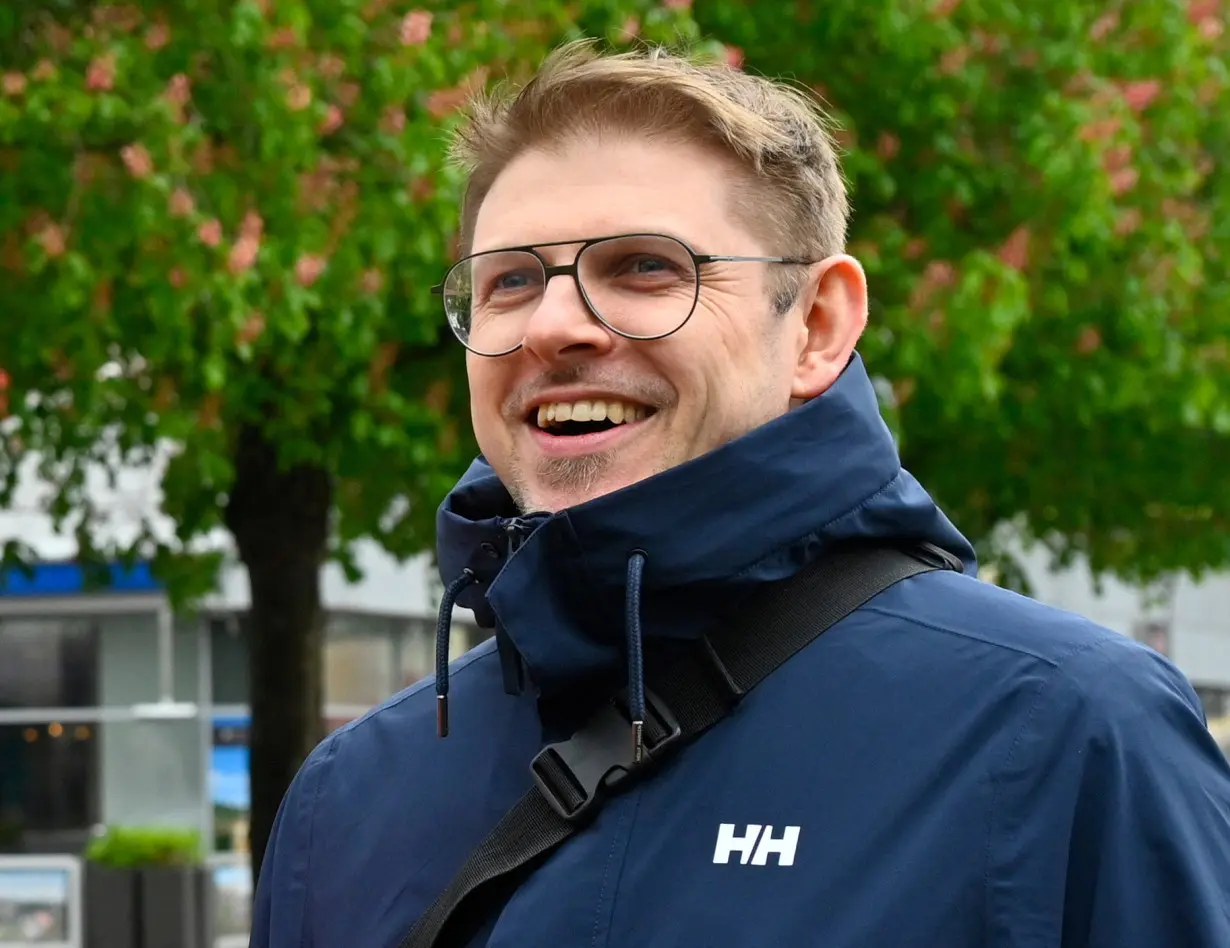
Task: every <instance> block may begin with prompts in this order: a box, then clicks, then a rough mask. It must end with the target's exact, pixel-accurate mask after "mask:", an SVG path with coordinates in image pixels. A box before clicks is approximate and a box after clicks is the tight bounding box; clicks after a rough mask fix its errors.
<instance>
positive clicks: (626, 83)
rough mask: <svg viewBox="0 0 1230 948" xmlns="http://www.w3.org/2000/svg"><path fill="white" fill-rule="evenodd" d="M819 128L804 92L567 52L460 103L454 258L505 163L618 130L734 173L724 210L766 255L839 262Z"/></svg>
mask: <svg viewBox="0 0 1230 948" xmlns="http://www.w3.org/2000/svg"><path fill="white" fill-rule="evenodd" d="M829 125H830V121H829V118H828V116H827V115H826V114H825V112H824V111H823V109H822V107H821V106H820V105H819V103H818V102H817V101H816V100H814V99H813V98H812V97H810V96H809V95H807V94H806V93H804V92H802V91H800V90H798V89H795V88H793V87H791V86H787V85H784V84H782V83H779V82H774V81H772V80H769V79H766V78H763V77H761V76H755V75H750V74H748V73H744V72H741V71H739V70H736V69H732V68H730V67H729V66H726V65H725V64H718V63H704V62H700V61H696V60H693V59H689V58H685V57H683V56H679V55H675V54H671V53H668V52H667V51H665V50H663V49H660V48H650V49H643V50H635V51H632V52H624V53H619V54H603V53H602V52H600V50H599V49H598V47H597V45H596V44H595V43H593V42H592V41H586V40H580V41H577V42H573V43H569V44H566V45H564V46H562V47H560V48H559V49H557V50H556V51H555V52H553V53H552V54H551V55H550V56H549V57H548V58H547V60H546V61H545V62H544V63H543V65H542V67H541V68H540V69H539V70H538V71H537V73H536V74H535V75H534V76H533V78H531V79H530V80H529V81H528V82H526V83H525V84H524V85H523V86H521V87H520V88H512V87H510V86H507V85H505V86H502V87H499V86H498V87H496V88H495V89H494V90H492V91H489V92H485V93H482V94H479V95H478V96H476V97H475V98H474V99H472V100H471V101H470V103H469V105H468V108H467V110H466V114H465V116H464V119H463V121H462V123H461V125H460V126H459V127H458V129H457V131H456V132H455V134H454V137H453V141H452V147H451V152H450V156H451V158H452V160H453V161H454V162H455V163H456V164H457V165H458V166H460V167H461V169H462V170H463V171H464V172H465V173H466V175H467V178H468V182H467V186H466V189H465V197H464V200H463V203H462V210H461V234H460V240H461V247H462V250H463V252H465V253H468V252H469V251H470V250H471V248H472V246H473V239H474V222H475V219H476V218H477V216H478V209H479V207H480V205H481V204H482V202H483V199H484V198H485V197H486V196H487V192H488V191H489V190H490V189H491V186H492V184H493V183H494V182H495V179H496V178H497V177H498V175H499V174H500V172H501V171H503V169H504V168H505V167H506V166H507V165H508V164H509V163H510V162H511V161H513V160H514V159H515V158H517V157H518V156H519V155H521V154H522V153H524V152H526V151H528V150H531V149H533V148H539V147H541V148H550V147H552V146H558V145H562V144H565V143H567V142H568V141H570V140H574V139H576V138H579V137H583V136H587V135H594V134H602V133H606V132H610V131H618V132H625V133H629V134H633V135H639V136H644V137H647V138H652V139H655V140H665V141H671V142H681V143H692V144H699V145H702V146H706V147H709V148H711V149H713V150H715V151H716V152H717V153H719V154H721V155H723V156H725V157H726V158H727V159H728V160H730V161H731V162H732V164H733V166H734V168H735V170H736V172H737V173H736V175H735V176H734V179H733V181H734V184H735V187H734V189H733V195H732V197H733V201H734V206H733V207H732V208H731V210H732V212H733V213H734V214H735V216H736V218H737V219H738V220H740V221H741V222H742V223H743V224H744V225H745V226H747V227H748V228H749V230H751V232H752V233H753V234H755V235H756V236H757V237H759V238H760V239H761V240H762V241H763V242H764V243H765V244H766V246H767V247H769V248H770V252H771V253H773V254H775V255H780V256H788V257H803V258H807V259H811V260H820V259H823V258H824V257H827V256H830V255H832V254H835V253H841V252H842V251H843V250H844V249H845V239H846V227H847V222H848V217H849V202H848V200H847V197H846V189H845V184H844V181H843V180H842V175H841V169H840V167H839V164H838V160H837V153H836V149H835V147H834V143H833V139H832V137H831V135H830V133H829ZM714 252H721V251H720V250H718V251H714ZM791 269H793V268H791ZM801 276H802V274H801V273H796V274H789V273H787V272H784V273H782V274H781V278H780V279H778V280H777V281H775V282H776V283H777V284H778V285H777V286H776V287H775V288H774V290H773V296H774V303H775V306H777V307H778V308H782V309H784V308H788V306H789V305H790V304H791V303H793V301H794V298H795V296H797V293H798V289H799V285H800V283H801ZM785 297H789V299H788V300H787V299H785Z"/></svg>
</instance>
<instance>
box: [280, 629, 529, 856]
mask: <svg viewBox="0 0 1230 948" xmlns="http://www.w3.org/2000/svg"><path fill="white" fill-rule="evenodd" d="M499 674H500V672H499V660H498V656H497V655H496V651H495V644H494V642H493V641H492V640H490V639H489V640H487V641H486V642H483V643H481V644H480V645H478V646H477V647H475V648H474V649H472V650H470V651H469V652H467V653H466V654H465V655H463V656H462V657H460V658H458V659H456V660H455V661H454V662H452V663H451V664H450V666H449V676H450V697H451V698H452V701H451V705H452V707H453V711H452V714H451V717H452V731H453V734H454V736H452V737H450V738H449V739H447V740H441V739H440V738H439V736H438V735H437V733H436V696H435V690H434V684H435V679H434V677H429V678H426V679H423V680H422V681H419V682H417V683H415V684H413V685H411V686H410V687H408V688H405V689H403V690H402V691H400V692H398V693H397V694H395V695H393V696H392V697H391V698H389V699H388V700H386V701H384V702H382V703H381V704H379V705H377V706H375V707H374V708H372V709H371V710H370V711H368V712H367V713H366V714H364V715H363V716H361V717H359V718H356V719H355V720H353V721H350V722H349V723H347V724H345V725H343V726H342V727H340V728H338V729H337V730H336V731H334V732H333V733H332V734H330V735H329V736H328V737H326V738H325V739H324V740H323V741H322V742H321V743H320V744H318V745H317V746H316V748H315V749H314V750H313V751H312V752H311V753H310V754H309V755H308V758H307V760H306V761H305V762H304V764H303V766H302V768H301V769H300V770H299V773H298V774H297V775H296V776H295V778H294V780H293V781H292V783H291V786H290V789H289V790H288V792H287V794H286V801H285V803H284V804H283V808H284V810H285V811H286V813H285V816H284V818H283V819H284V822H285V823H286V825H285V826H283V827H282V831H283V832H289V833H295V834H298V833H299V832H300V831H306V832H307V835H309V836H310V830H311V826H312V824H313V822H314V821H315V820H316V819H317V817H318V811H320V810H322V809H323V810H329V809H330V808H332V807H339V806H340V807H343V808H350V807H352V806H353V804H354V801H355V799H357V798H358V797H359V796H360V795H362V796H366V797H370V796H371V795H372V791H373V782H374V780H375V779H376V778H377V777H379V778H380V779H381V781H382V782H383V784H384V785H390V784H391V785H396V786H397V787H398V789H399V790H401V789H403V787H402V786H401V785H402V783H403V780H402V777H403V776H404V775H406V774H412V773H414V771H415V770H416V767H415V766H413V765H414V764H418V765H426V766H433V765H434V764H436V763H437V762H441V761H440V758H446V757H449V756H452V755H453V753H456V752H457V751H462V752H469V753H472V752H473V746H472V745H473V743H474V741H475V740H478V739H482V736H483V735H484V734H486V733H488V732H489V728H488V727H486V726H485V723H484V717H485V716H486V715H487V714H489V713H490V711H491V704H492V702H493V701H494V700H497V699H498V698H506V697H507V696H505V695H504V693H503V689H502V687H501V686H500V683H499ZM510 700H511V699H510ZM450 752H452V753H450ZM399 762H403V763H404V765H402V766H399V765H398V763H399ZM391 764H392V766H390V765H391ZM405 784H406V785H405V787H404V789H405V790H406V792H409V793H414V792H418V791H416V787H420V788H427V787H430V786H432V785H433V784H432V782H429V781H412V780H411V781H405ZM413 803H414V800H413V799H409V800H406V805H412V804H413Z"/></svg>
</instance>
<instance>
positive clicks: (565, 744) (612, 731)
mask: <svg viewBox="0 0 1230 948" xmlns="http://www.w3.org/2000/svg"><path fill="white" fill-rule="evenodd" d="M645 711H646V721H645V732H644V733H645V756H644V758H643V759H642V760H641V762H640V763H633V760H632V725H631V722H630V721H629V720H628V717H627V715H626V714H624V713H623V711H622V710H621V709H620V707H618V706H617V705H616V704H615V703H614V702H612V703H611V704H608V705H606V706H605V707H604V708H603V709H602V710H601V711H599V712H598V713H597V714H595V715H594V716H593V717H592V718H590V719H589V721H588V722H586V724H585V726H584V727H582V728H581V729H580V730H579V731H577V732H576V733H575V734H574V735H572V737H570V738H568V740H566V741H559V742H558V743H555V744H548V745H547V746H546V747H544V748H543V749H542V750H541V751H539V752H538V753H537V754H536V755H534V759H533V760H532V761H531V762H530V773H531V774H532V775H533V777H534V783H535V784H536V785H537V786H538V790H539V791H540V792H541V793H542V795H543V796H544V797H546V800H547V803H549V804H550V805H551V808H552V809H553V810H555V812H556V813H558V814H559V815H560V816H562V817H563V818H564V819H566V820H568V821H569V822H579V821H581V820H584V819H585V818H586V817H588V816H589V815H590V813H591V812H592V810H593V807H594V806H595V804H596V803H598V802H599V801H600V800H601V799H602V797H603V795H604V794H606V793H609V792H611V791H613V790H615V789H616V788H618V787H619V786H620V785H621V784H624V783H625V782H626V781H627V780H628V779H629V778H630V777H632V776H634V775H637V776H639V775H640V774H642V773H643V772H644V771H645V770H646V769H647V768H648V767H649V766H650V765H651V764H653V763H655V762H656V761H657V760H659V759H660V758H661V756H662V754H663V752H664V751H666V750H667V749H668V748H670V747H671V746H672V745H674V744H675V743H676V742H677V741H678V740H679V737H680V734H681V731H680V728H679V722H678V721H676V720H675V717H674V715H672V714H671V713H670V710H669V709H668V708H667V707H666V705H664V704H663V703H662V702H661V701H659V700H658V699H657V698H656V697H655V696H654V695H653V694H652V693H651V692H648V691H646V693H645ZM651 719H652V720H651ZM662 733H665V736H664V737H659V738H658V739H657V740H653V739H652V735H654V734H662ZM560 780H566V781H567V782H568V786H567V787H560V786H559V781H560ZM565 791H571V792H570V793H569V794H568V796H565V795H564V793H565ZM577 797H579V798H580V802H579V803H572V802H571V800H572V799H574V798H577Z"/></svg>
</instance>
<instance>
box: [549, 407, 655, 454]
mask: <svg viewBox="0 0 1230 948" xmlns="http://www.w3.org/2000/svg"><path fill="white" fill-rule="evenodd" d="M656 411H657V409H654V408H650V407H649V406H646V405H637V404H634V403H632V402H624V401H618V400H614V399H582V400H577V401H571V402H547V403H544V404H541V405H539V406H538V407H537V408H535V409H534V410H533V411H532V412H530V414H529V416H528V417H527V418H526V423H527V424H528V425H529V427H530V431H531V434H532V435H533V437H534V440H535V442H536V443H537V444H538V446H539V448H540V449H542V450H543V451H544V453H546V454H549V455H556V456H567V455H579V454H590V453H593V452H596V451H604V450H609V449H610V448H612V447H614V446H615V445H616V444H617V443H618V442H619V441H621V440H623V438H625V437H627V436H630V435H631V434H633V432H635V431H636V430H638V429H639V428H641V426H642V425H643V424H644V423H645V422H646V421H648V420H649V419H650V418H652V417H653V415H654V414H655V412H656Z"/></svg>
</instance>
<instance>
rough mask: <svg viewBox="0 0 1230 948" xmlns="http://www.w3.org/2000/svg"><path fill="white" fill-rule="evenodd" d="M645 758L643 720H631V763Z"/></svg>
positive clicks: (637, 762)
mask: <svg viewBox="0 0 1230 948" xmlns="http://www.w3.org/2000/svg"><path fill="white" fill-rule="evenodd" d="M644 759H645V722H644V721H633V722H632V763H634V764H639V763H640V762H641V761H643V760H644Z"/></svg>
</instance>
